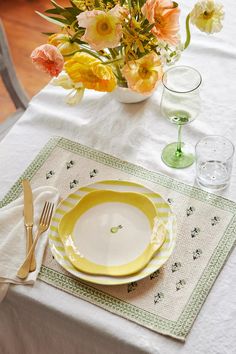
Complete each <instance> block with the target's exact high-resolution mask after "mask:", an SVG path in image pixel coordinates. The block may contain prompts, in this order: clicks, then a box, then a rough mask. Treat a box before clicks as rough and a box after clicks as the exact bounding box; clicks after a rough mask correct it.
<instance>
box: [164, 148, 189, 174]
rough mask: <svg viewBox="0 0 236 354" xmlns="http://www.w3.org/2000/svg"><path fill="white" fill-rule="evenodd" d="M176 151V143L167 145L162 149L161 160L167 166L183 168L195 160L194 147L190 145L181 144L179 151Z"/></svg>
mask: <svg viewBox="0 0 236 354" xmlns="http://www.w3.org/2000/svg"><path fill="white" fill-rule="evenodd" d="M176 151H177V143H172V144H169V145H167V146H166V147H165V148H164V149H163V151H162V155H161V158H162V161H163V162H164V163H165V164H166V165H167V166H169V167H173V168H185V167H188V166H191V165H192V164H193V163H194V161H195V156H194V149H193V147H192V146H191V145H187V144H185V143H182V144H181V153H178V152H176Z"/></svg>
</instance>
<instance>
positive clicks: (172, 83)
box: [161, 66, 202, 168]
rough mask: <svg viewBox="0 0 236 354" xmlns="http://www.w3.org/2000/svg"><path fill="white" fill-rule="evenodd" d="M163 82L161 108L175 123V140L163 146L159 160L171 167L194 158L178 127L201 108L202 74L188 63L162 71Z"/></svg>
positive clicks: (193, 117) (192, 160)
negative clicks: (176, 129) (176, 127)
mask: <svg viewBox="0 0 236 354" xmlns="http://www.w3.org/2000/svg"><path fill="white" fill-rule="evenodd" d="M162 82H163V85H164V88H163V93H162V99H161V112H162V114H163V115H164V116H165V117H166V118H168V119H169V120H170V121H171V122H172V123H174V124H177V126H178V141H177V142H175V143H171V144H169V145H167V146H166V147H165V148H164V150H163V151H162V160H163V161H164V163H165V164H166V165H168V166H170V167H174V168H184V167H188V166H190V165H192V163H193V162H194V160H195V157H194V147H192V146H191V145H188V144H185V143H183V142H182V141H181V130H182V126H183V125H185V124H187V123H190V122H192V121H193V120H194V119H195V118H196V117H197V115H198V114H199V112H200V94H199V88H200V86H201V82H202V77H201V75H200V73H199V72H198V71H197V70H196V69H194V68H191V67H190V66H176V67H173V68H170V69H169V70H167V71H166V72H165V74H164V75H163V78H162Z"/></svg>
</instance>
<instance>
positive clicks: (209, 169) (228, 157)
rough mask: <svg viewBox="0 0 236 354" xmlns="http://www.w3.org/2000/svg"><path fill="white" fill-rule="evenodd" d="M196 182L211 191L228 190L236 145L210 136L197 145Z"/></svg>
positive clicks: (221, 137)
mask: <svg viewBox="0 0 236 354" xmlns="http://www.w3.org/2000/svg"><path fill="white" fill-rule="evenodd" d="M195 150H196V169H197V170H196V180H197V183H198V184H199V185H200V186H201V187H205V188H206V189H210V190H215V191H218V190H221V189H224V188H226V187H227V186H228V185H229V182H230V176H231V171H232V165H233V156H234V145H233V143H232V142H231V141H230V140H228V139H226V138H225V137H223V136H219V135H209V136H206V137H205V138H203V139H201V140H200V141H199V142H198V143H197V145H196V148H195Z"/></svg>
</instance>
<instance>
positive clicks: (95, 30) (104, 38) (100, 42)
mask: <svg viewBox="0 0 236 354" xmlns="http://www.w3.org/2000/svg"><path fill="white" fill-rule="evenodd" d="M123 16H124V9H122V7H120V6H119V5H116V6H115V7H114V8H113V9H112V10H110V11H108V12H104V11H101V10H93V11H84V12H82V13H81V14H79V15H78V16H77V20H78V24H79V26H80V27H84V28H86V30H85V34H84V35H83V36H82V37H81V39H82V41H85V42H87V43H88V44H89V45H90V46H91V48H92V49H94V50H101V49H104V48H115V47H117V46H118V45H119V43H120V39H121V36H122V25H121V22H122V17H123Z"/></svg>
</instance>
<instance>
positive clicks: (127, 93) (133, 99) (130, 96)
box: [111, 86, 153, 103]
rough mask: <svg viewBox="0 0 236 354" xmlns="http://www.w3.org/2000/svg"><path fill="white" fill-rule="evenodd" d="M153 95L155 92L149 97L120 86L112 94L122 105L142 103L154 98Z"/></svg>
mask: <svg viewBox="0 0 236 354" xmlns="http://www.w3.org/2000/svg"><path fill="white" fill-rule="evenodd" d="M152 94H153V92H152V93H150V94H148V95H144V94H142V93H138V92H135V91H132V90H131V89H129V88H126V87H120V86H117V88H116V89H115V90H114V91H112V92H111V95H112V97H113V98H114V99H115V100H117V101H118V102H121V103H137V102H142V101H145V100H146V99H148V98H149V97H150V96H152Z"/></svg>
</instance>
